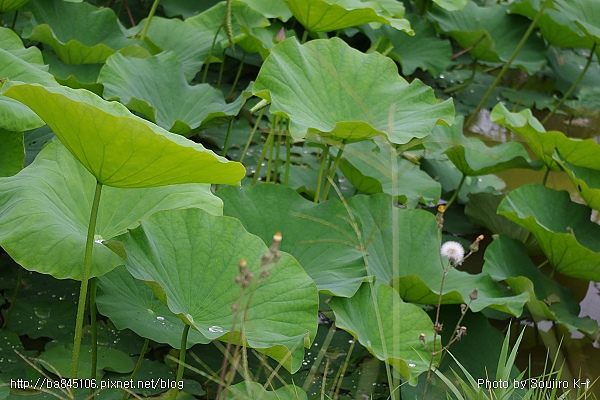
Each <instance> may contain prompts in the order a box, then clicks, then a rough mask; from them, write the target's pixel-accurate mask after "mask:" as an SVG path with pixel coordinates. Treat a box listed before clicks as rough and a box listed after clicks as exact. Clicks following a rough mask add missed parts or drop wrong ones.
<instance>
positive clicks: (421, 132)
mask: <svg viewBox="0 0 600 400" xmlns="http://www.w3.org/2000/svg"><path fill="white" fill-rule="evenodd" d="M253 92H254V94H255V95H257V96H259V97H261V98H263V99H267V100H268V101H270V102H271V113H273V114H275V115H280V116H284V117H286V118H289V119H290V128H289V129H290V133H291V134H292V137H293V138H294V139H302V138H304V137H305V136H306V135H307V134H319V135H321V136H325V137H331V138H332V139H334V140H337V141H345V142H355V141H360V140H363V139H367V138H370V137H374V136H378V135H386V136H387V138H388V139H389V140H390V141H391V142H393V143H399V144H402V143H406V142H408V141H410V140H411V139H412V138H414V137H424V136H426V135H428V134H429V133H430V132H431V129H432V128H433V127H434V126H435V124H436V123H440V124H451V123H452V121H453V114H454V108H453V105H452V101H451V100H446V101H444V102H441V103H439V102H437V100H436V98H435V96H434V94H433V91H432V90H431V88H430V87H428V86H426V85H425V84H423V83H422V82H421V81H419V80H418V79H415V80H414V81H413V82H412V83H411V84H408V83H407V82H406V81H405V80H404V79H402V78H401V77H400V76H399V75H398V71H397V68H396V66H395V65H394V62H393V61H392V60H390V59H389V58H386V57H384V56H382V55H381V54H378V53H373V54H368V55H366V54H363V53H361V52H359V51H357V50H354V49H352V48H351V47H350V46H348V45H347V44H346V43H344V42H343V41H342V40H340V39H337V38H332V39H328V40H313V41H310V42H308V43H306V44H304V45H300V44H299V43H298V41H297V40H296V39H295V38H290V39H286V40H284V41H283V42H282V43H280V44H278V45H277V46H275V47H273V50H272V51H271V54H270V55H269V57H267V59H266V60H265V62H264V64H263V66H262V68H261V70H260V72H259V74H258V77H257V78H256V82H255V84H254V87H253Z"/></svg>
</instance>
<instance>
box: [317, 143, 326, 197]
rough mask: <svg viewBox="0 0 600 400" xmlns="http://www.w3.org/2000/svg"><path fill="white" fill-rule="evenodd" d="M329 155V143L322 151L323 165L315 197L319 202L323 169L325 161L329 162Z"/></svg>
mask: <svg viewBox="0 0 600 400" xmlns="http://www.w3.org/2000/svg"><path fill="white" fill-rule="evenodd" d="M328 156H329V145H326V146H325V148H324V149H323V151H322V152H321V167H320V168H319V178H318V179H317V189H316V190H315V199H314V202H315V203H318V202H319V196H320V195H321V184H322V183H323V171H325V163H326V162H327V157H328Z"/></svg>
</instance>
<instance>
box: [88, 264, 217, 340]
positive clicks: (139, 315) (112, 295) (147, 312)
mask: <svg viewBox="0 0 600 400" xmlns="http://www.w3.org/2000/svg"><path fill="white" fill-rule="evenodd" d="M98 288H99V289H100V290H99V291H98V297H97V299H96V304H97V306H98V311H100V313H102V315H104V316H106V317H108V318H109V319H110V321H111V322H112V323H113V324H114V325H115V327H116V328H117V329H119V330H123V329H127V328H129V329H131V330H132V331H134V332H135V333H137V334H138V335H140V336H141V337H145V338H149V339H151V340H153V341H155V342H157V343H166V344H168V345H169V346H171V347H173V348H175V349H178V348H180V347H181V333H182V332H183V328H184V327H185V324H184V323H183V321H182V320H181V319H180V318H178V317H177V316H175V315H173V313H172V312H171V310H169V308H168V307H167V306H166V305H165V304H164V303H163V302H162V301H160V300H159V299H158V297H156V295H155V294H154V293H153V292H152V289H150V287H149V286H148V285H145V284H144V283H143V282H142V281H139V280H137V279H135V278H134V277H133V276H131V274H130V273H129V272H128V271H127V269H126V268H123V267H119V268H115V269H114V270H112V271H110V272H109V273H108V274H106V275H103V276H101V277H100V278H98ZM208 342H210V340H209V339H207V338H206V337H204V336H203V335H202V334H200V332H198V331H195V330H191V331H190V332H189V335H188V341H187V348H190V347H192V346H193V345H195V344H198V343H202V344H206V343H208Z"/></svg>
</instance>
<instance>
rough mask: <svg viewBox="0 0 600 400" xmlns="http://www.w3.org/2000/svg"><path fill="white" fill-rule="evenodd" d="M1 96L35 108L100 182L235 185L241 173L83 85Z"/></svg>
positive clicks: (24, 88) (18, 88) (19, 89)
mask: <svg viewBox="0 0 600 400" xmlns="http://www.w3.org/2000/svg"><path fill="white" fill-rule="evenodd" d="M4 95H5V96H8V97H11V98H14V99H16V100H19V101H21V102H22V103H24V104H26V105H27V106H28V107H30V108H31V109H33V110H34V111H35V112H36V113H37V114H38V115H39V116H40V117H41V118H42V119H43V120H44V121H45V122H46V123H47V124H48V125H50V127H51V128H52V130H53V131H54V133H55V134H56V136H58V137H59V139H60V140H61V141H62V142H63V143H64V144H65V146H66V147H67V148H68V149H69V151H71V153H72V154H73V155H75V157H77V159H78V160H79V162H81V163H82V164H83V166H84V167H85V168H86V169H87V170H88V171H90V172H91V173H92V175H94V176H95V177H96V179H97V180H98V181H99V182H100V183H101V184H103V185H108V186H115V187H124V188H132V187H152V186H164V185H172V184H180V183H190V182H197V183H227V184H238V183H239V181H240V180H241V178H242V177H243V176H244V175H245V169H244V167H243V166H242V165H241V164H239V163H235V162H229V161H227V160H226V159H224V158H222V157H219V156H217V155H216V154H214V153H213V152H212V151H209V150H206V149H205V148H204V147H202V146H201V145H199V144H196V143H194V142H192V141H190V140H187V139H185V138H183V137H181V136H179V135H176V134H172V133H170V132H167V131H165V130H164V129H162V128H160V127H158V126H156V125H154V124H153V123H151V122H148V121H146V120H144V119H142V118H139V117H136V116H135V115H133V114H131V113H130V112H129V111H128V110H127V108H125V106H123V105H121V104H119V103H115V102H107V101H105V100H102V99H101V98H100V97H98V96H96V95H94V94H93V93H91V92H88V91H85V90H82V89H79V90H74V89H70V88H66V87H57V88H46V87H43V86H39V85H29V84H16V85H14V86H11V87H10V88H8V89H7V90H6V92H5V93H4ZM142 149H143V150H142ZM92 192H93V191H92Z"/></svg>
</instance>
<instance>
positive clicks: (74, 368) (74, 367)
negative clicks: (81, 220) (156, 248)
mask: <svg viewBox="0 0 600 400" xmlns="http://www.w3.org/2000/svg"><path fill="white" fill-rule="evenodd" d="M101 193H102V184H101V183H100V182H98V181H96V191H95V192H94V200H93V202H92V211H91V213H90V223H89V225H88V232H87V238H86V241H85V255H84V261H83V275H82V277H81V286H80V289H79V302H78V304H77V319H76V321H75V339H74V341H73V358H72V361H71V376H70V378H71V379H74V378H77V372H78V369H79V355H80V353H81V337H82V335H83V316H84V314H85V304H86V301H87V290H88V284H89V280H90V272H91V269H92V250H93V247H94V233H95V231H96V221H97V219H98V208H99V206H100V194H101Z"/></svg>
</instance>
